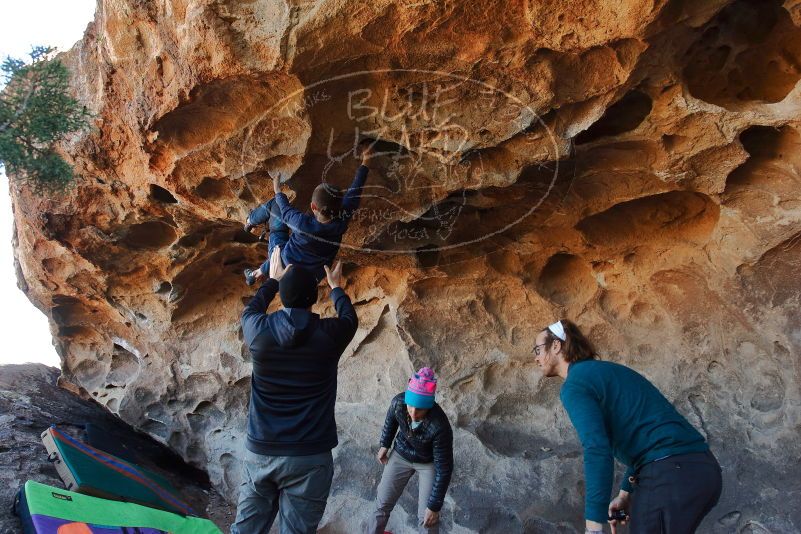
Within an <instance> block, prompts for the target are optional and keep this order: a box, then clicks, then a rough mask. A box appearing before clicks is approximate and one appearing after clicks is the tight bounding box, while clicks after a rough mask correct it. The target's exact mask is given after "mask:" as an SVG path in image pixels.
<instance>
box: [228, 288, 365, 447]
mask: <svg viewBox="0 0 801 534" xmlns="http://www.w3.org/2000/svg"><path fill="white" fill-rule="evenodd" d="M277 292H278V282H277V281H275V280H273V279H269V280H267V281H266V282H265V283H264V285H262V286H261V288H259V291H258V292H257V293H256V296H255V297H253V299H252V300H251V301H250V303H249V304H248V305H247V306H246V307H245V311H243V312H242V333H243V335H244V338H245V343H247V345H248V347H249V348H250V354H251V356H252V358H253V373H252V376H251V395H250V407H249V409H248V439H247V444H246V446H247V448H248V450H250V451H252V452H255V453H257V454H263V455H266V456H307V455H310V454H318V453H321V452H326V451H329V450H331V449H333V448H334V447H336V446H337V443H338V440H337V425H336V420H335V419H334V402H335V401H336V397H337V363H338V362H339V357H340V356H341V355H342V352H343V351H344V350H345V347H347V345H348V343H350V340H351V339H353V335H354V334H355V333H356V328H357V326H358V320H357V319H356V311H355V310H354V309H353V305H352V304H351V302H350V299H349V298H348V296H347V295H346V294H345V292H344V291H343V290H342V289H340V288H336V289H334V290H332V291H331V300H333V301H334V307H335V308H336V310H337V315H338V316H339V317H338V318H331V319H321V318H320V316H319V315H317V314H316V313H312V312H310V311H308V310H303V309H297V308H291V309H281V310H278V311H277V312H274V313H271V314H269V315H268V314H267V312H266V311H267V306H269V304H270V301H272V300H273V298H274V297H275V294H276V293H277Z"/></svg>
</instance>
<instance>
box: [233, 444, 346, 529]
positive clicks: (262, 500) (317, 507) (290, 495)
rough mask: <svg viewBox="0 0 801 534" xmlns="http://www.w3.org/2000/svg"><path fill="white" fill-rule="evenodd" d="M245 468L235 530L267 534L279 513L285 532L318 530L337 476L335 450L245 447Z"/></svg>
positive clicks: (280, 525) (234, 525) (280, 522)
mask: <svg viewBox="0 0 801 534" xmlns="http://www.w3.org/2000/svg"><path fill="white" fill-rule="evenodd" d="M243 468H244V473H243V475H244V477H243V478H244V481H243V482H242V485H241V486H240V489H239V504H238V505H237V509H236V522H235V523H234V524H233V525H231V534H267V533H268V532H269V531H270V527H272V525H273V521H275V516H276V514H279V515H280V521H279V527H280V532H281V534H314V533H315V532H317V525H318V524H319V523H320V520H321V519H322V518H323V512H325V504H326V501H327V500H328V493H329V491H331V480H332V479H333V477H334V459H333V456H332V455H331V451H328V452H324V453H321V454H313V455H310V456H263V455H261V454H256V453H254V452H251V451H245V460H244V461H243Z"/></svg>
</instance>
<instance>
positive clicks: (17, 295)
mask: <svg viewBox="0 0 801 534" xmlns="http://www.w3.org/2000/svg"><path fill="white" fill-rule="evenodd" d="M94 12H95V0H49V1H44V0H25V1H24V2H20V1H16V0H2V2H1V3H0V57H2V58H5V57H6V56H9V55H10V56H13V57H17V58H26V57H27V54H28V52H30V50H31V47H32V46H33V45H50V46H55V47H57V48H58V49H59V50H69V49H70V48H71V47H72V45H73V44H75V42H76V41H78V40H80V39H81V37H82V36H83V32H84V30H85V29H86V25H87V24H88V23H89V22H90V21H91V20H92V19H93V18H94ZM11 232H12V217H11V200H10V198H9V196H8V179H7V177H6V175H5V174H4V173H2V172H0V325H2V328H3V336H2V342H1V343H0V364H6V363H23V362H42V363H47V364H49V365H55V366H57V365H58V364H59V362H58V355H57V354H56V351H55V349H54V348H53V344H52V338H51V336H50V329H49V327H48V324H47V318H46V317H45V316H44V315H43V314H42V313H41V312H40V311H39V310H37V309H36V308H34V306H33V304H31V303H30V301H29V300H28V299H27V298H26V297H25V295H24V294H23V293H22V291H20V290H19V288H17V278H16V275H15V273H14V256H13V253H12V250H11Z"/></svg>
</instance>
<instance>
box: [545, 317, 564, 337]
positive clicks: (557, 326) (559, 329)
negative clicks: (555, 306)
mask: <svg viewBox="0 0 801 534" xmlns="http://www.w3.org/2000/svg"><path fill="white" fill-rule="evenodd" d="M548 330H550V331H551V333H552V334H553V335H555V336H556V337H558V338H559V339H561V340H562V341H564V340H565V339H567V336H565V327H564V326H562V321H556V322H555V323H554V324H552V325H551V326H549V327H548Z"/></svg>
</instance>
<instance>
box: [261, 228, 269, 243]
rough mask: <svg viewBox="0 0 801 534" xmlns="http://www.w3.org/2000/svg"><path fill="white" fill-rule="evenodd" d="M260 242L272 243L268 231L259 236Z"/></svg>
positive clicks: (263, 231)
mask: <svg viewBox="0 0 801 534" xmlns="http://www.w3.org/2000/svg"><path fill="white" fill-rule="evenodd" d="M259 241H264V242H265V243H267V242H269V241H270V238H269V237H268V233H267V230H266V229H264V230H262V231H261V233H260V234H259Z"/></svg>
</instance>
